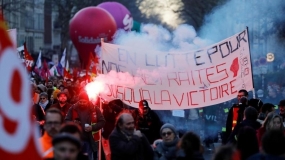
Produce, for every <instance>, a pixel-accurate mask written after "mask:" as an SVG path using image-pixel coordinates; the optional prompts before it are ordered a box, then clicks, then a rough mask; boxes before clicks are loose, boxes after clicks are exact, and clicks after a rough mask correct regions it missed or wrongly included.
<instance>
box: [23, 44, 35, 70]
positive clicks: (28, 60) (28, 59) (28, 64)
mask: <svg viewBox="0 0 285 160" xmlns="http://www.w3.org/2000/svg"><path fill="white" fill-rule="evenodd" d="M24 59H25V64H26V68H27V70H28V71H29V72H31V71H32V67H33V65H34V59H33V57H32V56H31V54H30V53H29V52H28V49H27V47H26V42H25V43H24Z"/></svg>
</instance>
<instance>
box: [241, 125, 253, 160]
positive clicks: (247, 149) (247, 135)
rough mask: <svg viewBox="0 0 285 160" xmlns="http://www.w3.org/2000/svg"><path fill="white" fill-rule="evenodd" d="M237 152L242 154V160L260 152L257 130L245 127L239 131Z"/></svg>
mask: <svg viewBox="0 0 285 160" xmlns="http://www.w3.org/2000/svg"><path fill="white" fill-rule="evenodd" d="M236 147H237V150H238V151H239V152H240V156H241V160H246V159H247V158H248V157H250V156H252V155H254V154H256V153H258V152H259V146H258V141H257V137H256V130H255V129H253V128H252V127H249V126H245V127H242V128H241V129H240V130H239V133H238V135H237V145H236Z"/></svg>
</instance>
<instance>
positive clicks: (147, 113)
mask: <svg viewBox="0 0 285 160" xmlns="http://www.w3.org/2000/svg"><path fill="white" fill-rule="evenodd" d="M137 112H138V113H137V115H136V116H137V117H136V127H137V129H138V130H140V131H141V132H142V133H143V134H144V135H145V136H146V137H147V139H148V141H149V143H151V144H152V143H153V142H154V141H155V140H157V139H160V135H159V133H160V128H161V126H162V123H161V121H160V119H159V117H158V116H157V114H156V113H155V112H154V111H152V110H151V109H150V107H149V105H148V102H147V101H146V100H141V101H140V102H139V109H138V111H137Z"/></svg>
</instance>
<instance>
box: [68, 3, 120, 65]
mask: <svg viewBox="0 0 285 160" xmlns="http://www.w3.org/2000/svg"><path fill="white" fill-rule="evenodd" d="M116 28H117V26H116V22H115V20H114V18H113V17H112V15H111V14H110V13H108V12H107V11H106V10H104V9H102V8H99V7H87V8H83V9H81V10H80V11H78V12H77V13H76V14H75V15H74V17H73V18H72V19H71V21H70V24H69V34H70V38H71V40H72V42H73V44H74V46H75V48H76V50H77V52H78V55H79V59H80V62H81V66H82V67H83V68H86V65H87V64H88V60H89V55H90V53H92V54H93V55H94V54H95V48H96V46H97V45H100V43H101V38H104V41H105V42H108V41H111V40H112V37H113V35H114V34H115V32H116Z"/></svg>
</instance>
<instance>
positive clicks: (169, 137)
mask: <svg viewBox="0 0 285 160" xmlns="http://www.w3.org/2000/svg"><path fill="white" fill-rule="evenodd" d="M160 135H161V137H162V141H160V142H157V144H156V147H155V148H154V160H172V159H175V158H176V153H177V148H176V146H177V144H178V141H179V138H178V134H177V132H176V129H175V127H174V126H173V125H172V124H169V123H166V124H164V125H163V126H162V127H161V128H160Z"/></svg>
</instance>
